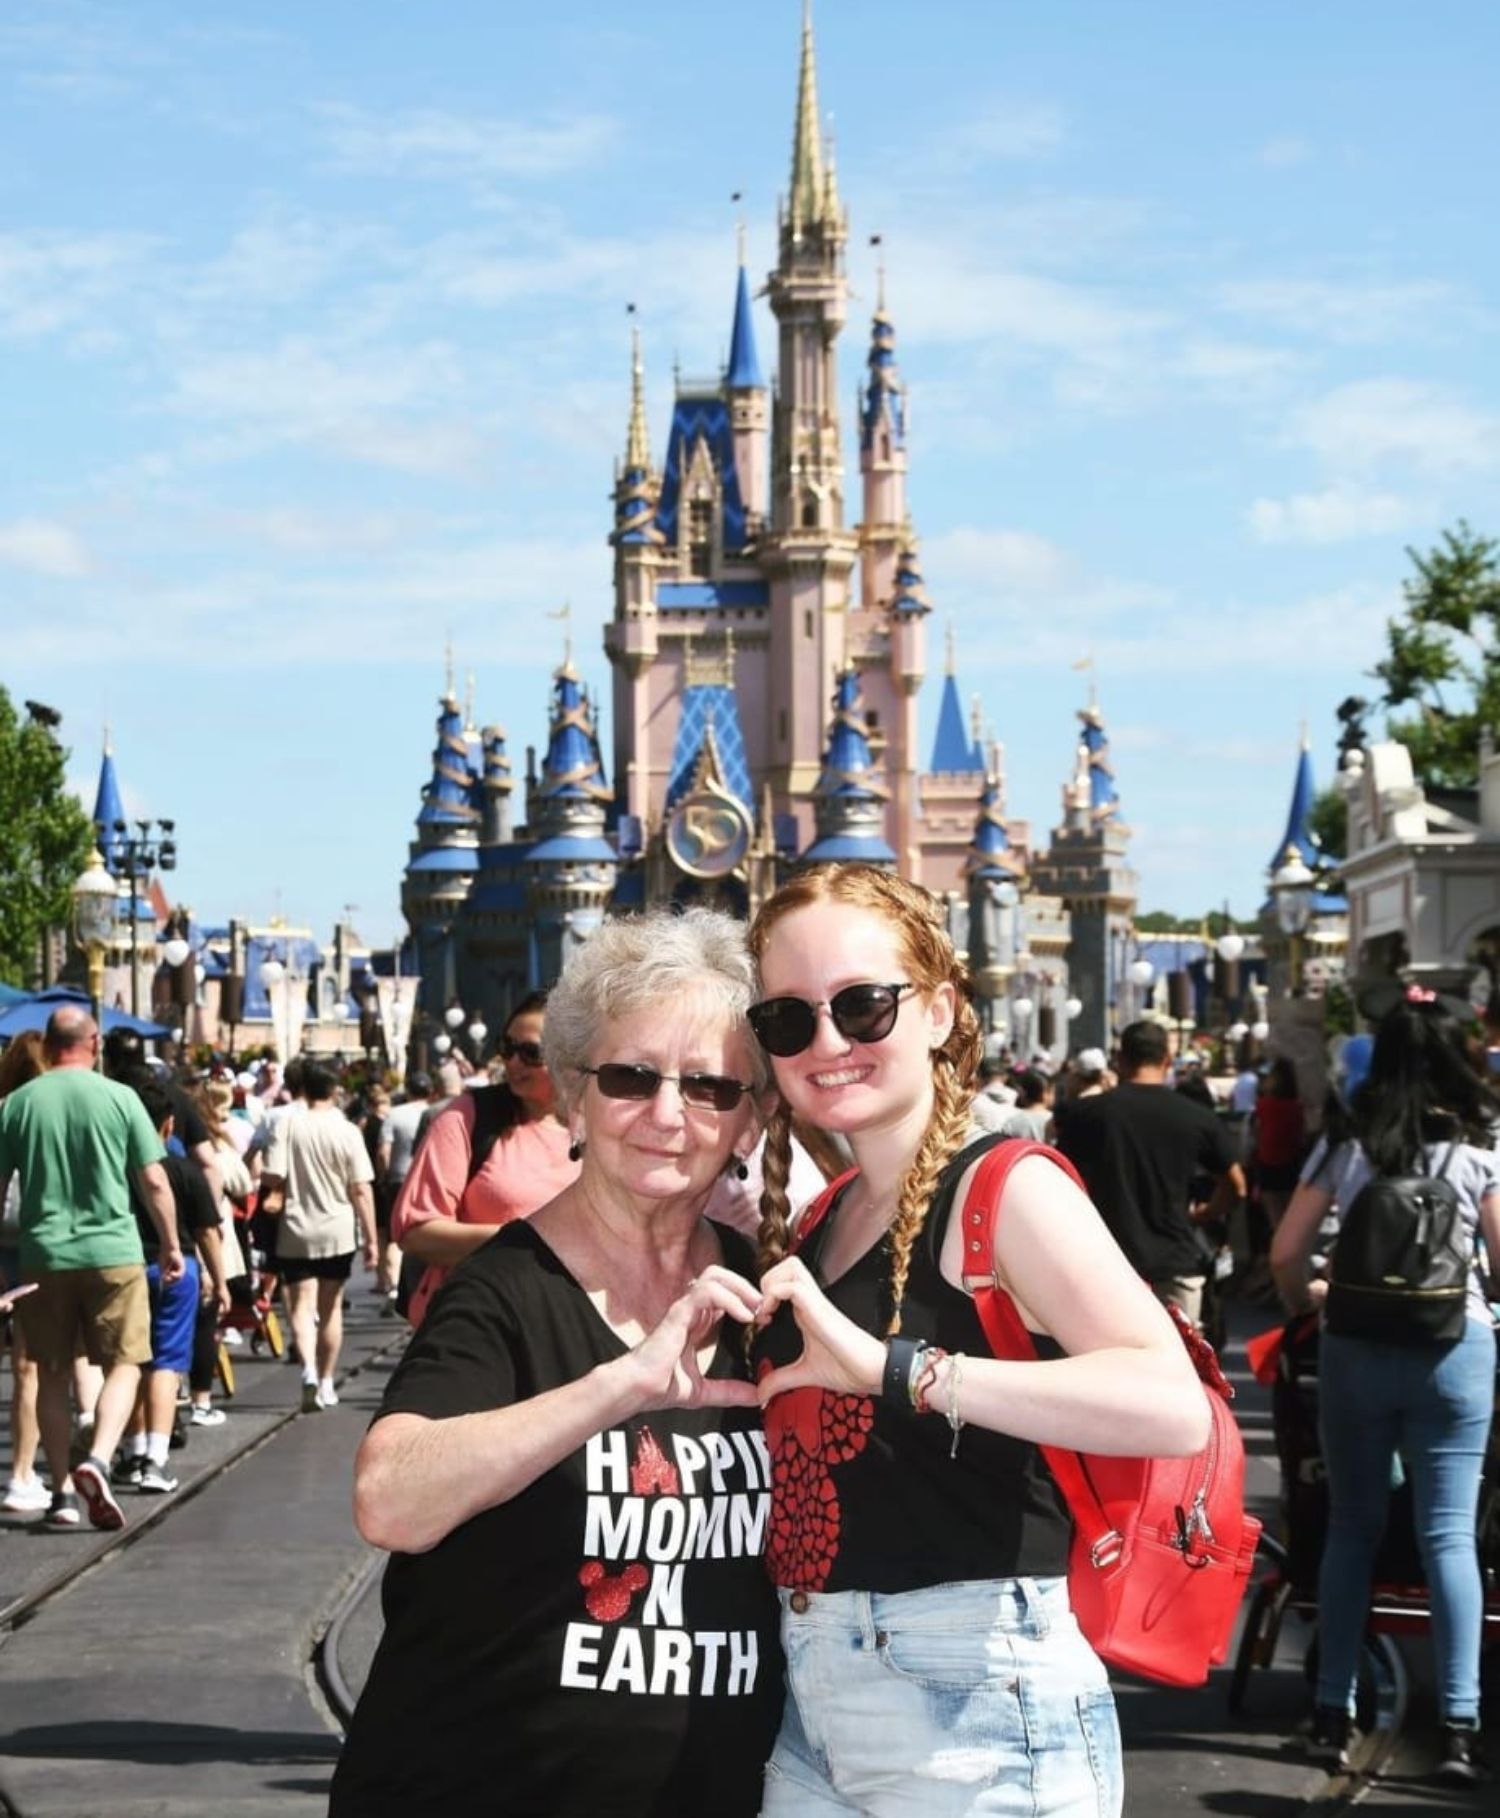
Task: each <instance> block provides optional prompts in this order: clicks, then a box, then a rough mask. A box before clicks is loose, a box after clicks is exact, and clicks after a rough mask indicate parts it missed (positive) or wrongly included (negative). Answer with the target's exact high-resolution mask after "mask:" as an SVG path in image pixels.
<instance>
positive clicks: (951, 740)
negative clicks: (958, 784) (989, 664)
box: [932, 670, 984, 775]
mask: <svg viewBox="0 0 1500 1818" xmlns="http://www.w3.org/2000/svg"><path fill="white" fill-rule="evenodd" d="M932 768H933V770H935V771H938V772H943V773H952V772H955V771H958V772H962V771H965V770H974V771H978V772H979V773H980V774H981V775H982V774H983V772H984V757H983V754H982V753H981V752H980V751H979V750H978V749H977V747H976V746H975V745H974V743H973V741H972V740H971V739H970V737H969V733H968V728H967V727H966V726H965V725H964V710H963V708H962V706H960V704H959V699H958V681H957V678H956V677H955V676H954V674H953V672H952V670H949V672H948V674H947V675H945V676H944V677H943V696H942V701H941V703H940V705H939V707H938V724H937V737H936V738H935V739H934V740H933V741H932Z"/></svg>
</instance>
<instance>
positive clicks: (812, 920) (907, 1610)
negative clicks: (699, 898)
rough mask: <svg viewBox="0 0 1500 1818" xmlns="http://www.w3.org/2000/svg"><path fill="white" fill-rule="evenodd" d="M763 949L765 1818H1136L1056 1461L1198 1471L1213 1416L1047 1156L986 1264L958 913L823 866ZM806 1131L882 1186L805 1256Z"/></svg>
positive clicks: (971, 1039) (1032, 1160)
mask: <svg viewBox="0 0 1500 1818" xmlns="http://www.w3.org/2000/svg"><path fill="white" fill-rule="evenodd" d="M750 945H751V951H752V953H753V954H754V956H755V959H756V962H757V966H758V969H759V982H760V999H759V1001H758V1002H757V1003H756V1004H754V1005H752V1007H751V1009H750V1013H749V1014H750V1024H751V1027H752V1029H753V1030H754V1031H755V1034H756V1037H757V1039H758V1040H759V1041H760V1043H761V1046H762V1047H763V1048H764V1049H765V1050H766V1052H767V1054H768V1055H769V1056H770V1061H771V1068H772V1071H773V1073H774V1075H775V1080H776V1085H777V1089H778V1091H779V1093H780V1100H781V1102H780V1104H779V1106H778V1107H777V1108H776V1110H775V1111H774V1112H773V1113H772V1116H771V1119H770V1122H769V1126H768V1135H767V1140H766V1153H765V1162H764V1170H765V1179H766V1194H765V1197H764V1199H763V1201H762V1205H763V1212H764V1216H763V1219H762V1223H761V1231H760V1253H759V1267H760V1270H761V1272H762V1273H761V1284H760V1285H761V1292H762V1294H763V1295H764V1296H765V1298H766V1307H765V1309H764V1313H763V1317H766V1316H769V1323H768V1324H767V1325H766V1326H765V1329H764V1330H763V1331H762V1333H761V1334H760V1337H759V1339H758V1341H757V1344H756V1349H755V1356H756V1361H757V1366H758V1369H759V1372H760V1377H759V1382H760V1393H761V1400H762V1404H763V1405H764V1407H765V1420H766V1434H767V1440H768V1443H769V1446H770V1451H771V1516H770V1530H769V1539H768V1542H767V1565H768V1567H769V1568H770V1571H771V1576H772V1579H773V1581H774V1582H775V1583H776V1585H777V1587H778V1590H779V1594H780V1599H781V1609H782V1642H783V1646H784V1649H785V1652H786V1655H787V1702H786V1711H785V1715H784V1717H783V1721H782V1727H781V1732H780V1735H779V1737H778V1739H777V1743H776V1747H775V1750H774V1751H773V1753H772V1756H771V1760H770V1762H769V1763H768V1765H767V1769H766V1794H765V1803H764V1806H763V1807H762V1814H763V1818H793V1815H795V1818H811V1815H816V1814H828V1815H829V1818H832V1814H834V1813H841V1814H846V1815H847V1814H850V1813H866V1814H872V1813H885V1812H895V1811H902V1812H921V1813H923V1814H930V1815H932V1818H952V1815H956V1814H960V1813H966V1814H967V1813H978V1812H981V1811H1013V1810H1017V1811H1018V1810H1023V1809H1024V1810H1026V1811H1028V1812H1030V1813H1033V1814H1036V1815H1037V1818H1083V1815H1084V1814H1087V1815H1088V1818H1104V1815H1106V1814H1118V1812H1119V1811H1120V1809H1121V1804H1122V1800H1123V1786H1122V1762H1121V1752H1120V1739H1119V1730H1118V1725H1117V1722H1116V1716H1115V1710H1114V1704H1113V1699H1112V1697H1111V1693H1110V1689H1109V1683H1108V1679H1107V1676H1106V1673H1105V1669H1104V1666H1103V1664H1102V1662H1101V1661H1100V1659H1099V1658H1098V1656H1097V1655H1096V1654H1095V1653H1094V1651H1093V1649H1092V1648H1091V1647H1090V1645H1089V1643H1088V1642H1087V1641H1086V1640H1085V1638H1084V1635H1083V1633H1082V1631H1081V1629H1080V1628H1079V1626H1078V1622H1077V1620H1076V1618H1075V1616H1074V1614H1073V1612H1072V1609H1071V1607H1070V1602H1069V1583H1068V1577H1067V1572H1068V1566H1069V1554H1070V1548H1071V1541H1072V1524H1071V1522H1070V1519H1069V1513H1068V1508H1067V1506H1066V1505H1065V1504H1064V1502H1063V1500H1062V1498H1061V1496H1060V1494H1059V1492H1058V1489H1057V1487H1056V1485H1055V1483H1054V1481H1053V1479H1052V1477H1051V1476H1050V1474H1049V1472H1048V1469H1047V1467H1046V1464H1045V1463H1044V1461H1043V1458H1042V1455H1041V1450H1040V1448H1041V1446H1043V1445H1054V1446H1059V1447H1076V1448H1084V1449H1087V1450H1089V1451H1092V1452H1107V1453H1111V1454H1115V1455H1119V1454H1124V1455H1149V1454H1153V1453H1154V1454H1159V1455H1165V1454H1172V1455H1180V1456H1188V1455H1191V1454H1194V1453H1196V1452H1198V1451H1199V1449H1200V1448H1201V1447H1202V1446H1203V1444H1204V1441H1205V1439H1206V1437H1207V1432H1208V1424H1209V1410H1208V1408H1207V1404H1206V1400H1205V1396H1204V1394H1203V1390H1202V1387H1201V1385H1200V1384H1199V1382H1198V1380H1197V1378H1196V1376H1195V1374H1194V1371H1193V1368H1192V1366H1191V1364H1190V1363H1189V1361H1188V1356H1187V1352H1186V1351H1185V1349H1184V1347H1183V1344H1182V1342H1181V1340H1180V1339H1179V1337H1178V1336H1177V1334H1176V1332H1175V1331H1174V1329H1173V1326H1172V1323H1171V1320H1170V1318H1169V1315H1168V1313H1167V1311H1166V1310H1165V1308H1164V1307H1162V1306H1161V1305H1160V1304H1159V1303H1158V1302H1157V1300H1156V1299H1155V1298H1154V1297H1153V1295H1152V1292H1151V1290H1150V1288H1149V1287H1148V1286H1147V1284H1146V1283H1145V1282H1144V1281H1142V1280H1141V1279H1140V1277H1139V1276H1138V1275H1137V1274H1136V1273H1135V1272H1134V1270H1133V1269H1132V1268H1131V1266H1130V1264H1129V1263H1128V1262H1127V1261H1126V1259H1125V1257H1124V1255H1123V1254H1122V1253H1121V1251H1120V1249H1119V1247H1118V1245H1117V1244H1116V1243H1115V1242H1114V1240H1113V1239H1112V1238H1111V1237H1110V1235H1109V1232H1108V1231H1107V1230H1106V1228H1105V1226H1104V1223H1103V1221H1102V1219H1101V1218H1100V1216H1099V1213H1098V1212H1097V1210H1096V1209H1095V1208H1094V1206H1093V1205H1092V1204H1091V1203H1090V1202H1089V1199H1088V1197H1087V1195H1086V1194H1085V1193H1084V1192H1083V1191H1082V1189H1081V1188H1080V1187H1078V1186H1077V1185H1076V1184H1075V1183H1074V1180H1073V1178H1072V1177H1071V1175H1070V1174H1069V1173H1068V1172H1065V1170H1064V1168H1063V1167H1062V1166H1060V1165H1059V1164H1058V1163H1057V1162H1056V1161H1054V1160H1050V1159H1048V1157H1047V1156H1046V1155H1045V1154H1027V1155H1025V1156H1023V1157H1021V1158H1020V1159H1019V1160H1018V1161H1017V1162H1016V1164H1015V1167H1014V1170H1013V1172H1012V1173H1011V1174H1010V1176H1009V1179H1008V1180H1007V1182H1006V1184H1005V1186H1004V1188H1003V1190H1002V1193H1001V1200H1000V1216H999V1217H998V1219H997V1220H996V1223H995V1227H994V1230H995V1235H994V1239H993V1241H992V1243H991V1244H990V1246H989V1251H988V1254H981V1255H980V1256H977V1257H971V1256H970V1255H969V1254H968V1246H969V1223H970V1219H971V1218H972V1217H973V1216H974V1213H975V1210H976V1208H975V1207H973V1206H971V1205H970V1204H969V1195H970V1190H971V1187H972V1185H973V1182H974V1179H975V1177H976V1175H977V1173H978V1171H979V1169H980V1167H981V1166H982V1162H981V1160H980V1159H979V1151H980V1146H981V1145H980V1144H974V1145H972V1147H971V1128H972V1126H971V1112H970V1101H971V1099H972V1097H973V1091H974V1077H975V1069H976V1065H977V1062H978V1059H979V1053H980V1048H981V1045H982V1036H981V1032H980V1026H979V1022H978V1019H977V1017H976V1015H975V1012H974V1008H973V1004H972V1002H971V998H970V989H969V980H968V975H967V971H966V969H965V967H964V966H963V964H962V962H961V961H960V960H959V958H958V956H957V954H956V953H955V951H954V947H953V943H952V941H951V939H950V938H949V936H948V933H947V930H946V926H945V923H944V915H943V907H942V904H941V903H940V902H939V901H938V900H937V899H936V898H934V897H933V896H931V895H930V894H929V893H928V892H927V891H924V890H922V889H920V888H919V887H918V886H917V885H915V884H911V883H908V882H906V881H905V880H903V879H901V878H898V877H895V876H892V875H891V874H890V873H888V872H885V871H882V870H880V869H878V868H877V867H874V866H869V865H824V866H819V867H817V868H816V869H813V870H809V871H806V872H804V873H802V874H800V875H799V876H797V877H795V878H793V879H792V880H791V881H790V882H788V883H787V884H785V885H783V887H782V888H781V889H780V890H778V891H777V892H776V894H775V895H774V896H772V897H771V898H770V899H769V901H768V902H767V903H766V904H765V905H764V906H763V907H762V909H761V910H760V913H759V915H758V916H757V918H756V920H755V922H754V924H753V926H752V928H751V933H750ZM793 1116H800V1117H802V1118H804V1119H806V1120H807V1121H808V1122H809V1123H810V1124H812V1125H813V1126H815V1127H817V1128H819V1129H822V1130H827V1131H834V1132H837V1133H838V1134H839V1135H841V1136H843V1137H844V1138H846V1139H847V1141H848V1143H849V1146H850V1149H851V1150H852V1152H853V1155H854V1158H855V1161H856V1163H857V1166H858V1173H857V1174H855V1175H853V1176H852V1177H850V1178H848V1179H846V1180H845V1182H844V1183H843V1186H842V1191H841V1192H839V1193H838V1194H837V1195H836V1196H835V1197H833V1199H832V1203H831V1206H830V1207H829V1209H827V1210H826V1211H825V1212H824V1213H823V1216H822V1217H821V1218H820V1220H819V1221H818V1223H817V1225H816V1227H815V1228H814V1229H812V1230H811V1232H810V1235H808V1236H807V1237H806V1239H805V1240H804V1241H802V1242H800V1243H799V1241H798V1240H799V1238H800V1237H801V1234H802V1232H803V1231H804V1230H805V1229H806V1228H807V1227H808V1226H809V1224H810V1222H811V1219H812V1212H811V1211H809V1212H807V1213H804V1214H803V1217H802V1219H801V1220H799V1222H798V1225H797V1228H796V1231H795V1232H794V1231H793V1230H792V1229H791V1228H790V1221H789V1217H788V1210H789V1209H788V1205H787V1198H786V1194H785V1191H784V1183H785V1180H786V1170H787V1157H788V1151H789V1136H790V1129H791V1120H792V1118H793ZM981 1142H983V1139H981ZM986 1146H992V1143H991V1144H989V1145H986ZM980 1249H981V1251H983V1249H984V1246H983V1245H981V1246H980ZM992 1271H993V1272H994V1273H995V1274H996V1275H997V1276H998V1278H999V1280H1000V1282H1001V1283H1002V1284H1003V1285H1004V1287H1005V1288H1007V1289H1008V1290H1009V1291H1010V1293H1011V1294H1012V1295H1013V1296H1014V1298H1015V1300H1016V1301H1017V1302H1019V1303H1020V1306H1021V1307H1022V1309H1023V1315H1024V1319H1025V1324H1026V1326H1027V1327H1029V1328H1030V1329H1031V1330H1032V1331H1034V1332H1037V1333H1039V1334H1041V1337H1040V1339H1039V1342H1040V1344H1041V1346H1042V1347H1043V1357H1042V1358H1041V1359H1033V1360H1030V1361H1020V1360H1018V1359H1013V1358H1007V1359H1006V1360H1003V1361H1002V1360H1001V1359H1000V1358H998V1357H996V1356H995V1355H994V1354H993V1353H992V1351H991V1347H990V1343H989V1340H988V1339H987V1337H986V1331H985V1327H984V1325H983V1323H982V1321H981V1318H980V1316H979V1313H978V1311H977V1309H976V1306H975V1302H974V1300H973V1299H972V1298H971V1294H970V1291H969V1289H968V1287H967V1286H966V1285H965V1276H966V1275H968V1276H969V1277H970V1278H971V1279H972V1278H973V1277H974V1276H975V1275H978V1276H980V1277H987V1276H988V1275H989V1274H990V1273H991V1272H992Z"/></svg>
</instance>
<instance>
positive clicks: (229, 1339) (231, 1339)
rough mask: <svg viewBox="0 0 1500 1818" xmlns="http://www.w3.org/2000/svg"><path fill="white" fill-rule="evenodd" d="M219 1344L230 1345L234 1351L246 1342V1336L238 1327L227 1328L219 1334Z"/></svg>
mask: <svg viewBox="0 0 1500 1818" xmlns="http://www.w3.org/2000/svg"><path fill="white" fill-rule="evenodd" d="M219 1342H220V1343H221V1344H226V1345H228V1346H229V1348H230V1350H231V1351H232V1350H234V1349H236V1347H237V1346H239V1345H242V1344H243V1343H244V1342H245V1334H244V1333H243V1332H242V1331H241V1330H240V1329H239V1327H238V1326H225V1328H224V1330H223V1331H222V1332H221V1333H220V1334H219Z"/></svg>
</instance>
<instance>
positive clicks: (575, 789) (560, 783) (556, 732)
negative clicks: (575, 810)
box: [541, 663, 609, 802]
mask: <svg viewBox="0 0 1500 1818" xmlns="http://www.w3.org/2000/svg"><path fill="white" fill-rule="evenodd" d="M541 794H542V796H543V797H544V798H546V799H547V800H549V801H567V800H577V801H599V802H606V801H608V800H609V790H608V788H607V787H606V786H605V782H604V771H603V766H602V764H601V763H600V757H599V740H598V737H597V735H596V734H595V731H594V725H593V720H592V717H591V715H590V713H589V704H588V700H587V697H586V696H585V694H584V691H583V685H582V683H581V682H580V681H579V679H578V674H577V671H576V670H575V669H574V668H573V665H572V664H571V663H564V664H563V666H562V668H561V669H559V670H558V671H557V673H556V674H555V676H554V677H553V689H552V725H551V731H550V733H549V736H548V739H547V759H546V762H545V763H544V764H543V766H542V780H541Z"/></svg>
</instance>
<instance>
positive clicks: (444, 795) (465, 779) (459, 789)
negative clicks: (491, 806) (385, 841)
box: [417, 690, 479, 830]
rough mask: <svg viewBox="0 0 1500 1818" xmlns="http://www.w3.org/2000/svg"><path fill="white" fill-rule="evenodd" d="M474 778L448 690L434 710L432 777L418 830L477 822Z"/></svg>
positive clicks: (460, 720)
mask: <svg viewBox="0 0 1500 1818" xmlns="http://www.w3.org/2000/svg"><path fill="white" fill-rule="evenodd" d="M477 783H478V778H477V777H476V776H475V774H474V770H473V768H472V766H471V764H470V761H469V740H468V737H467V735H466V733H465V731H464V716H463V714H462V712H461V711H460V710H459V705H458V702H457V701H456V700H455V699H454V697H453V694H452V692H451V690H450V692H449V693H447V694H446V695H444V696H443V699H442V702H441V705H440V707H439V711H438V722H437V745H436V747H435V748H434V750H433V753H432V777H431V779H430V781H429V782H428V783H427V785H426V787H425V788H424V789H423V791H422V807H421V810H420V812H419V813H418V815H417V825H418V826H419V827H429V828H433V829H434V830H435V829H437V828H442V827H455V828H463V827H472V826H474V825H475V824H476V823H477V822H478V820H479V809H478V807H477V806H476V803H475V796H476V794H477Z"/></svg>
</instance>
